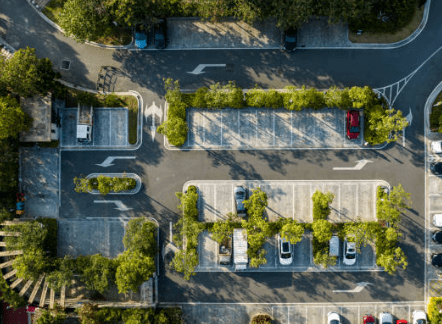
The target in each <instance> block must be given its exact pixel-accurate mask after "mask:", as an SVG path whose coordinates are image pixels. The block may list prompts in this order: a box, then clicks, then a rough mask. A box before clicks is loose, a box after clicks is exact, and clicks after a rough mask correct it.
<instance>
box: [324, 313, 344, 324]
mask: <svg viewBox="0 0 442 324" xmlns="http://www.w3.org/2000/svg"><path fill="white" fill-rule="evenodd" d="M327 324H341V316H339V314H338V313H336V312H330V313H328V314H327Z"/></svg>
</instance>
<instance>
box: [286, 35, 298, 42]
mask: <svg viewBox="0 0 442 324" xmlns="http://www.w3.org/2000/svg"><path fill="white" fill-rule="evenodd" d="M285 41H286V42H296V37H295V36H289V35H287V36H285Z"/></svg>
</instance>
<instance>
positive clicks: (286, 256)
mask: <svg viewBox="0 0 442 324" xmlns="http://www.w3.org/2000/svg"><path fill="white" fill-rule="evenodd" d="M278 243H279V244H278V246H279V262H280V263H281V264H282V265H290V264H292V262H293V252H292V245H291V244H290V242H289V241H287V240H286V239H285V238H281V236H279V242H278Z"/></svg>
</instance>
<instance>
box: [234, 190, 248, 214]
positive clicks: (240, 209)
mask: <svg viewBox="0 0 442 324" xmlns="http://www.w3.org/2000/svg"><path fill="white" fill-rule="evenodd" d="M233 196H234V199H235V205H236V213H237V214H238V216H246V214H247V210H246V207H245V206H244V200H246V199H247V190H246V189H245V188H244V187H243V186H237V187H236V188H235V189H234V190H233Z"/></svg>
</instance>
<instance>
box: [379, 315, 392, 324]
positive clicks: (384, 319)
mask: <svg viewBox="0 0 442 324" xmlns="http://www.w3.org/2000/svg"><path fill="white" fill-rule="evenodd" d="M379 324H393V316H391V314H390V313H388V312H382V313H380V314H379Z"/></svg>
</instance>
